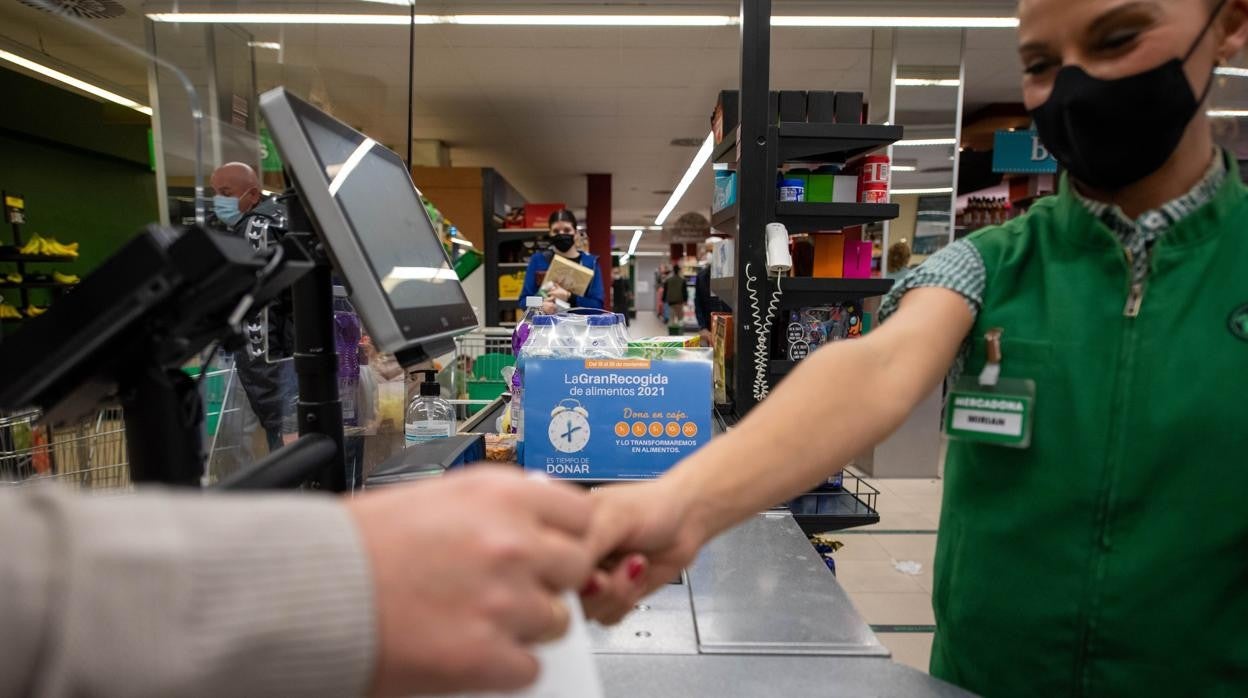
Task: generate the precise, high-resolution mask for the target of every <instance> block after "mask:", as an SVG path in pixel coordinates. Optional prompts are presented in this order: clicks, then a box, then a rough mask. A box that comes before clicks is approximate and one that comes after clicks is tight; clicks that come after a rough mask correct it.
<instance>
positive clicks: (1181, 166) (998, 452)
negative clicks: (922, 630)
mask: <svg viewBox="0 0 1248 698" xmlns="http://www.w3.org/2000/svg"><path fill="white" fill-rule="evenodd" d="M1018 9H1019V22H1020V25H1019V41H1020V44H1019V46H1020V47H1019V54H1020V56H1021V58H1022V67H1023V99H1024V103H1025V105H1026V107H1027V109H1028V110H1029V111H1030V113H1031V115H1032V117H1033V118H1034V120H1035V124H1036V127H1037V130H1038V132H1039V137H1040V138H1041V140H1042V141H1043V142H1044V145H1045V146H1046V147H1047V148H1048V149H1049V151H1050V152H1052V153H1053V155H1054V156H1055V157H1056V158H1057V160H1058V162H1059V163H1061V165H1062V166H1063V167H1064V168H1065V170H1066V175H1065V176H1064V177H1063V178H1062V182H1061V186H1060V190H1059V192H1058V193H1057V195H1055V196H1051V197H1048V198H1046V199H1043V200H1041V201H1039V202H1037V203H1036V204H1035V205H1034V206H1033V207H1032V209H1031V211H1030V212H1029V213H1028V214H1027V215H1025V216H1022V217H1021V218H1018V219H1015V220H1013V221H1010V222H1009V223H1007V224H1005V225H1003V226H999V227H994V228H989V229H987V230H984V231H981V232H977V233H975V234H973V235H971V236H969V237H967V238H965V239H963V240H960V241H958V242H956V243H954V244H952V245H950V246H948V247H946V248H945V249H943V250H941V251H940V252H938V253H936V254H935V255H933V256H932V257H931V258H930V259H928V260H927V261H926V262H925V263H924V264H922V265H921V266H919V267H918V268H917V269H915V270H914V271H913V272H912V273H911V274H909V275H908V276H906V277H905V278H904V279H903V280H902V281H900V282H899V283H898V286H897V288H896V289H895V290H894V291H893V292H892V293H891V294H890V295H889V296H888V297H887V298H886V299H885V302H884V306H883V308H882V312H881V315H882V316H883V317H884V318H885V322H883V324H882V325H881V326H880V327H879V328H878V329H877V330H876V331H874V332H872V333H870V334H869V335H866V336H865V337H863V338H862V339H858V340H855V341H852V342H837V343H835V344H831V345H828V346H827V347H825V348H823V349H821V350H819V351H818V352H815V353H814V354H812V355H811V356H810V357H809V358H807V359H806V360H805V361H802V362H801V364H799V365H798V367H797V369H796V370H795V371H794V372H793V375H792V376H790V377H789V378H788V379H786V380H785V381H784V382H783V383H782V384H781V385H780V386H779V387H778V388H777V389H776V390H775V391H774V392H773V393H772V394H771V396H770V397H769V398H768V399H767V400H766V401H764V402H763V403H761V404H760V405H759V406H758V407H757V408H756V409H754V410H753V411H752V412H751V413H750V414H749V416H748V417H747V418H746V419H744V420H743V421H742V422H741V423H740V424H739V425H738V426H737V428H735V429H733V430H732V431H730V432H728V433H727V434H725V435H723V436H721V437H719V438H717V439H715V440H713V441H712V442H711V443H710V444H709V445H707V446H706V447H705V448H703V449H702V450H701V451H699V452H697V453H696V454H694V455H693V456H691V457H690V458H688V459H687V460H685V461H684V462H682V463H680V464H679V465H677V466H676V468H675V469H674V470H672V471H671V472H670V473H669V474H668V475H667V476H666V477H664V478H662V479H661V480H658V481H655V482H651V483H645V484H641V485H634V486H625V487H619V488H607V489H606V490H604V491H600V492H598V493H597V495H598V496H599V497H600V498H601V501H600V511H599V512H598V516H599V523H598V535H599V536H601V537H602V538H603V542H602V547H603V548H604V549H606V548H608V547H610V548H612V550H613V551H614V553H615V554H622V557H620V558H619V559H620V560H621V561H620V563H619V564H618V566H616V567H614V568H613V569H612V570H611V571H610V573H606V572H603V573H600V574H599V576H598V577H597V578H596V579H595V580H594V581H593V583H591V584H590V585H589V587H587V590H590V591H592V592H593V593H586V594H585V598H586V600H587V608H588V609H589V610H590V612H591V613H592V614H593V615H594V616H596V617H598V618H600V619H604V620H614V619H616V618H618V617H620V616H622V615H623V614H624V613H625V612H626V611H627V610H628V609H629V608H631V604H632V603H633V602H634V601H635V600H636V599H637V598H638V597H639V596H640V595H641V593H642V592H646V591H650V590H653V589H655V588H658V587H660V586H662V585H664V584H666V583H667V582H668V581H669V580H671V579H672V578H673V577H674V576H675V575H676V573H677V570H678V569H680V568H681V567H682V566H684V565H686V564H687V563H689V562H690V560H691V559H692V558H693V555H694V554H695V553H696V551H697V549H698V548H699V547H700V546H701V545H703V544H704V543H706V542H707V541H708V540H710V539H711V538H712V537H714V536H715V535H716V534H717V533H719V532H721V531H723V530H724V529H726V528H728V527H730V526H732V525H734V524H736V523H737V522H739V521H742V520H743V519H745V518H747V517H749V516H750V515H752V514H753V513H755V512H758V511H761V510H763V509H766V508H767V507H769V506H772V505H774V504H776V503H777V502H782V501H785V500H787V499H789V498H791V497H793V496H796V495H798V494H800V493H802V492H805V491H807V490H809V488H811V487H812V486H813V485H815V484H817V483H819V482H822V481H823V480H824V479H825V478H827V477H828V476H829V475H831V474H833V473H835V472H836V471H838V470H840V469H841V468H842V467H843V466H844V464H845V463H847V462H848V461H849V460H850V459H851V458H852V457H853V456H854V455H856V454H858V453H861V452H863V451H865V450H866V449H867V448H869V447H871V446H872V445H874V444H877V443H879V442H880V441H881V440H883V439H884V438H885V437H887V436H888V434H889V433H891V432H892V431H893V430H894V429H896V428H897V427H898V426H899V425H900V424H901V423H902V422H903V421H904V420H905V419H906V416H907V415H908V414H909V413H910V411H911V410H912V409H913V408H914V407H915V406H916V405H917V404H918V403H919V402H920V401H921V400H923V399H924V398H925V397H926V396H928V395H930V394H931V392H932V390H933V389H934V388H935V387H936V386H938V385H939V384H940V383H941V381H942V380H944V379H945V377H946V374H947V373H948V372H949V371H950V367H953V368H954V374H955V376H957V375H960V378H954V380H955V381H957V382H956V386H957V387H956V388H955V389H954V391H953V393H952V395H953V398H952V399H951V401H950V404H949V405H948V406H947V408H946V409H947V410H950V411H951V413H952V420H951V421H952V422H953V424H952V425H951V428H950V432H951V437H956V438H951V440H950V441H949V444H948V447H947V448H948V450H947V460H946V465H945V482H944V503H943V507H942V513H941V521H940V532H939V539H938V543H937V549H936V566H935V587H934V590H933V599H932V601H933V606H934V609H935V616H936V626H937V629H936V636H935V641H934V644H933V647H932V658H931V671H932V674H933V675H935V676H937V677H940V678H943V679H945V680H947V681H950V682H952V683H955V684H958V685H959V686H962V687H964V688H967V689H969V690H971V691H973V692H974V693H977V694H982V695H987V696H1159V695H1201V696H1212V695H1219V696H1229V695H1245V691H1248V631H1245V629H1244V621H1245V619H1248V594H1245V593H1244V587H1245V584H1246V583H1248V555H1245V554H1244V551H1245V544H1246V543H1248V516H1245V515H1244V512H1245V509H1246V508H1248V416H1246V411H1245V398H1244V396H1245V395H1248V189H1245V187H1244V185H1243V184H1242V183H1241V179H1240V172H1239V170H1238V167H1237V165H1236V161H1235V158H1234V157H1233V156H1232V155H1231V154H1229V153H1226V152H1223V151H1221V150H1218V149H1216V148H1215V147H1214V142H1213V138H1212V135H1211V127H1210V117H1209V116H1208V115H1207V114H1206V109H1207V106H1206V97H1207V96H1208V94H1209V91H1210V88H1211V86H1212V85H1213V84H1214V82H1215V80H1216V77H1215V73H1214V70H1215V68H1216V67H1217V66H1219V65H1222V64H1223V63H1225V62H1226V61H1228V60H1230V59H1231V58H1233V57H1234V56H1235V55H1237V54H1238V53H1239V51H1240V50H1241V49H1242V48H1243V46H1244V43H1245V41H1246V40H1248V0H1021V2H1020V3H1019V6H1018ZM847 367H853V368H852V369H851V370H847ZM1028 433H1029V434H1030V438H1029V439H1028V438H1026V435H1027V434H1028ZM1191 482H1212V483H1216V484H1215V485H1214V486H1212V487H1192V486H1185V485H1183V484H1182V483H1191Z"/></svg>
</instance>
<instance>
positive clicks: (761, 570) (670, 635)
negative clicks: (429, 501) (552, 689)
mask: <svg viewBox="0 0 1248 698" xmlns="http://www.w3.org/2000/svg"><path fill="white" fill-rule="evenodd" d="M503 407H504V403H503V402H502V401H501V400H499V401H498V402H496V403H494V404H491V405H489V406H488V407H486V408H485V409H483V410H481V412H479V413H477V414H476V415H474V417H473V419H471V420H469V421H468V422H466V423H465V424H464V425H463V427H462V429H461V431H463V432H474V431H485V429H484V428H483V425H493V423H494V420H495V419H496V418H497V417H498V416H499V415H500V414H501V410H502V409H503ZM725 428H726V425H725V423H724V421H723V420H722V419H721V418H720V417H719V415H716V421H715V429H716V432H717V433H719V432H722V431H724V430H725ZM590 641H591V643H592V645H593V647H594V652H595V654H596V657H597V660H598V669H599V672H600V674H601V675H602V681H603V685H604V690H605V695H606V696H607V698H673V697H679V698H747V697H749V698H754V697H757V696H820V697H825V696H854V697H855V698H859V697H861V696H890V697H892V698H906V697H909V696H915V697H918V696H968V695H971V694H968V693H966V692H965V691H962V690H961V689H959V688H956V687H954V686H952V685H950V684H947V683H945V682H943V681H940V680H939V679H934V678H932V677H930V676H928V675H927V674H924V673H923V672H920V671H916V670H914V669H911V668H910V667H907V666H904V665H901V664H898V663H896V662H894V661H892V659H891V658H890V654H889V651H888V649H887V648H886V647H884V646H883V645H882V644H880V641H879V639H878V638H877V637H876V636H875V633H873V632H872V631H871V628H870V627H869V626H868V625H867V624H866V623H865V622H864V621H863V620H862V617H861V616H859V615H858V612H857V611H856V610H855V609H854V607H853V604H852V603H850V600H849V597H848V595H846V593H845V590H844V589H842V588H841V585H840V583H839V582H837V580H836V577H835V576H833V575H832V573H831V572H829V571H828V568H827V566H826V565H825V564H824V562H823V559H822V558H821V556H820V555H819V553H817V552H816V551H815V550H814V548H813V547H812V546H811V545H810V542H809V540H808V539H807V537H806V534H805V533H803V532H802V529H801V527H799V525H798V523H797V522H796V521H795V520H794V518H793V515H792V514H791V513H790V512H788V511H783V510H781V511H770V512H765V513H762V514H758V515H757V516H755V517H754V518H752V519H750V520H749V521H747V522H745V523H743V524H742V525H740V526H738V527H737V528H734V529H732V530H730V531H728V532H727V533H725V534H723V535H722V536H720V537H718V538H716V539H715V540H714V541H712V542H711V543H710V544H709V545H707V546H706V547H705V548H704V549H703V550H702V552H701V553H699V555H698V558H697V559H696V560H695V561H694V564H693V565H692V566H691V567H690V568H689V569H687V570H686V571H685V573H684V574H683V575H682V576H681V579H680V580H679V583H672V584H668V585H667V586H666V587H665V588H663V589H660V590H659V591H658V592H656V593H655V594H653V595H652V596H650V597H649V598H647V599H646V600H645V601H644V602H642V603H641V604H639V605H638V607H637V610H635V611H634V612H633V613H632V614H630V615H629V616H628V617H627V618H625V619H624V621H623V622H622V623H620V624H619V625H617V626H614V627H610V628H603V627H600V626H597V625H594V626H591V629H590Z"/></svg>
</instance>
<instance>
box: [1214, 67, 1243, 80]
mask: <svg viewBox="0 0 1248 698" xmlns="http://www.w3.org/2000/svg"><path fill="white" fill-rule="evenodd" d="M1213 72H1214V73H1216V74H1218V75H1224V76H1226V77H1230V78H1248V68H1235V67H1232V66H1219V67H1217V68H1214V69H1213Z"/></svg>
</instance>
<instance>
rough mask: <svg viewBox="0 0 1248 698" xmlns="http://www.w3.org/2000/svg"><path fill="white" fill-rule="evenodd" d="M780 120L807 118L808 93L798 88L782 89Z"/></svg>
mask: <svg viewBox="0 0 1248 698" xmlns="http://www.w3.org/2000/svg"><path fill="white" fill-rule="evenodd" d="M780 120H781V121H786V122H787V121H798V122H800V121H805V120H806V93H805V92H799V91H797V90H781V91H780Z"/></svg>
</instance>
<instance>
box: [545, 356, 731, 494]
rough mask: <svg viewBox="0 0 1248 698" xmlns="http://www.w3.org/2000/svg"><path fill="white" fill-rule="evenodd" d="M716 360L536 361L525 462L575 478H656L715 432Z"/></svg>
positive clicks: (566, 477)
mask: <svg viewBox="0 0 1248 698" xmlns="http://www.w3.org/2000/svg"><path fill="white" fill-rule="evenodd" d="M711 409H712V406H711V362H710V361H701V360H687V361H682V360H653V361H652V360H648V359H533V360H531V361H528V362H526V364H525V369H524V468H525V470H533V471H537V472H541V473H545V474H547V475H549V476H551V477H557V478H561V479H569V480H595V481H602V480H642V479H651V478H656V477H659V476H660V475H662V474H663V473H664V472H666V471H667V470H668V469H669V468H671V467H672V466H673V465H675V464H676V463H677V462H679V461H680V460H681V459H682V458H684V457H685V456H688V455H689V454H691V453H693V452H694V451H696V450H697V449H698V448H700V447H701V446H703V445H704V444H706V443H707V441H709V440H710V438H711Z"/></svg>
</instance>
